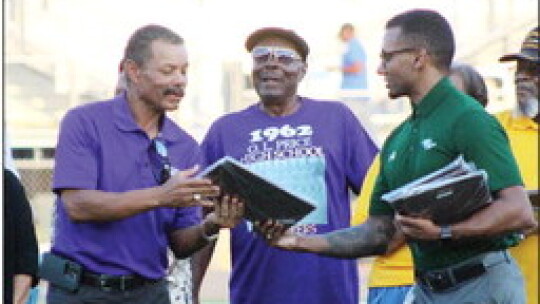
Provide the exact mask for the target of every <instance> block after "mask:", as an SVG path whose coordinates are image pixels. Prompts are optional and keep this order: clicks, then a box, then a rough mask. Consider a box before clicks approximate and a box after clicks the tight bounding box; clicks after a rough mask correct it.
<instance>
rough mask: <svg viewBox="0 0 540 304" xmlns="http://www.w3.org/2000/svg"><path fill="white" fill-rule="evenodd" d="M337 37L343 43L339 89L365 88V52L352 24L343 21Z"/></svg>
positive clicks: (366, 86) (366, 84)
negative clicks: (343, 50)
mask: <svg viewBox="0 0 540 304" xmlns="http://www.w3.org/2000/svg"><path fill="white" fill-rule="evenodd" d="M339 38H340V39H341V41H342V42H343V43H345V52H343V55H342V59H341V73H342V75H343V76H342V80H341V89H342V90H367V88H368V82H367V70H366V62H367V58H366V52H365V50H364V47H363V46H362V44H361V43H360V40H358V38H357V37H356V35H355V32H354V26H353V25H352V24H351V23H345V24H343V25H342V26H341V29H340V31H339Z"/></svg>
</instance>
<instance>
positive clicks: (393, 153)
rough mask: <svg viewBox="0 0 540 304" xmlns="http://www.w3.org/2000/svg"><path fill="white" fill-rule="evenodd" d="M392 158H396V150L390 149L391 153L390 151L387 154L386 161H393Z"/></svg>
mask: <svg viewBox="0 0 540 304" xmlns="http://www.w3.org/2000/svg"><path fill="white" fill-rule="evenodd" d="M394 159H396V151H392V153H390V155H388V161H389V162H391V161H393V160H394Z"/></svg>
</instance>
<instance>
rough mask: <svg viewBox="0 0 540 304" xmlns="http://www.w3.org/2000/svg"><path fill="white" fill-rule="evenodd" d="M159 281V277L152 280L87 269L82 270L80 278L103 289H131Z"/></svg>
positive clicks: (82, 281) (87, 283)
mask: <svg viewBox="0 0 540 304" xmlns="http://www.w3.org/2000/svg"><path fill="white" fill-rule="evenodd" d="M158 281H160V279H157V280H152V279H147V278H143V277H141V276H138V275H119V276H114V275H106V274H97V273H92V272H88V271H84V272H83V274H82V278H81V283H82V284H85V285H90V286H94V287H97V288H99V289H101V290H105V291H112V290H118V291H126V290H132V289H136V288H139V287H142V286H144V285H148V284H154V283H157V282H158Z"/></svg>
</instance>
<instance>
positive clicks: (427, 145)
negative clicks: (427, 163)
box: [422, 138, 437, 150]
mask: <svg viewBox="0 0 540 304" xmlns="http://www.w3.org/2000/svg"><path fill="white" fill-rule="evenodd" d="M435 146H437V143H436V142H434V141H433V139H431V138H426V139H424V140H422V147H424V150H431V149H433V148H434V147H435Z"/></svg>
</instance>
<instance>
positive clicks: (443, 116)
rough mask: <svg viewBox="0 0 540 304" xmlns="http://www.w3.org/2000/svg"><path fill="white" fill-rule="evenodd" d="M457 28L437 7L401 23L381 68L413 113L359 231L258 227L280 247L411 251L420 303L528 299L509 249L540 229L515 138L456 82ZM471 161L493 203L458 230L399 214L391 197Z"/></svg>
mask: <svg viewBox="0 0 540 304" xmlns="http://www.w3.org/2000/svg"><path fill="white" fill-rule="evenodd" d="M454 50H455V44H454V36H453V32H452V29H451V27H450V24H449V23H448V21H447V20H446V19H445V18H444V17H443V16H442V15H440V14H439V13H437V12H435V11H432V10H423V9H415V10H410V11H406V12H404V13H401V14H398V15H396V16H394V17H393V18H391V19H390V20H389V21H388V22H387V24H386V28H385V34H384V39H383V46H382V50H381V64H380V65H379V68H378V72H379V74H380V75H382V76H384V78H385V82H386V86H387V88H388V91H389V92H388V94H389V96H390V97H391V98H398V97H401V96H407V97H409V99H410V101H411V106H412V110H413V111H412V114H411V116H410V117H408V118H407V119H406V120H405V121H404V122H403V123H402V124H401V125H400V126H398V127H397V128H396V129H395V130H394V131H393V132H392V134H391V135H390V136H389V137H388V139H387V140H386V142H385V144H384V146H383V148H382V150H381V153H380V162H381V166H380V170H379V172H380V173H379V175H378V177H377V179H376V182H375V187H374V189H373V194H372V196H371V200H370V206H369V216H368V218H367V220H366V221H365V222H364V223H363V224H360V225H358V226H354V227H351V228H347V229H342V230H338V231H334V232H330V233H327V234H323V235H309V236H305V235H298V234H294V233H293V232H291V231H284V229H283V227H282V226H281V227H280V225H278V224H276V223H272V222H267V223H263V224H260V225H258V228H259V229H260V230H261V232H262V233H265V234H266V233H270V234H273V235H274V236H275V237H274V238H272V239H271V241H270V242H269V243H270V244H271V245H274V246H277V247H280V248H284V249H289V250H295V251H301V252H313V253H317V254H320V255H326V256H332V257H341V258H359V257H365V256H372V255H380V254H384V253H389V252H393V251H394V249H395V248H397V247H398V246H400V245H402V243H403V242H404V241H407V244H408V246H409V248H410V250H411V253H412V257H413V261H414V270H415V285H414V286H413V288H412V290H411V294H412V298H413V300H412V301H413V303H416V304H429V303H486V302H489V303H525V290H524V282H523V277H522V275H521V272H520V270H519V267H518V266H517V264H516V263H515V261H514V259H513V258H512V256H511V255H510V254H509V253H508V251H507V248H509V247H511V246H513V245H515V244H517V243H518V242H519V233H520V232H522V231H526V230H529V229H534V228H536V226H537V223H536V221H535V219H534V215H533V212H532V208H531V205H530V202H529V198H528V196H527V193H526V192H525V190H524V188H523V182H522V180H521V177H520V174H519V169H518V167H517V164H516V162H515V159H514V157H513V155H512V153H511V150H510V145H509V143H508V139H507V137H506V135H505V132H504V130H503V129H502V127H501V125H500V124H499V123H498V122H497V120H496V119H495V118H494V117H493V116H491V115H489V114H488V113H487V112H486V111H485V110H484V109H483V108H482V106H481V105H480V104H479V103H478V102H477V101H475V100H474V99H473V98H472V97H470V96H467V95H465V94H463V93H461V92H459V91H458V90H457V89H456V88H455V87H454V86H453V85H452V83H451V82H450V80H449V79H448V77H447V76H448V73H449V70H450V65H451V62H452V58H453V55H454ZM460 155H462V156H463V157H464V159H465V160H466V161H469V162H473V163H474V164H475V166H476V167H477V168H480V169H484V170H485V171H486V172H487V174H488V176H489V178H488V188H489V191H490V192H491V193H492V195H493V200H492V201H491V203H490V204H489V205H488V206H487V207H485V208H483V209H481V210H479V211H477V212H476V213H474V214H472V215H471V216H470V217H468V218H466V219H463V220H461V221H458V222H455V223H453V224H450V225H438V224H435V223H434V222H433V221H432V220H431V219H429V218H421V217H411V216H406V215H403V214H397V213H396V212H395V210H394V209H393V208H392V206H391V205H390V204H389V203H387V202H385V201H383V200H381V195H383V194H384V193H388V192H389V191H391V190H394V189H397V188H398V187H400V186H402V185H404V184H406V183H408V182H410V181H412V180H415V179H417V178H418V177H421V176H425V175H426V174H428V173H431V172H433V171H435V170H437V169H439V168H441V167H443V166H445V165H447V164H448V163H450V162H451V161H453V160H455V159H456V158H457V157H458V156H460Z"/></svg>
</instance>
